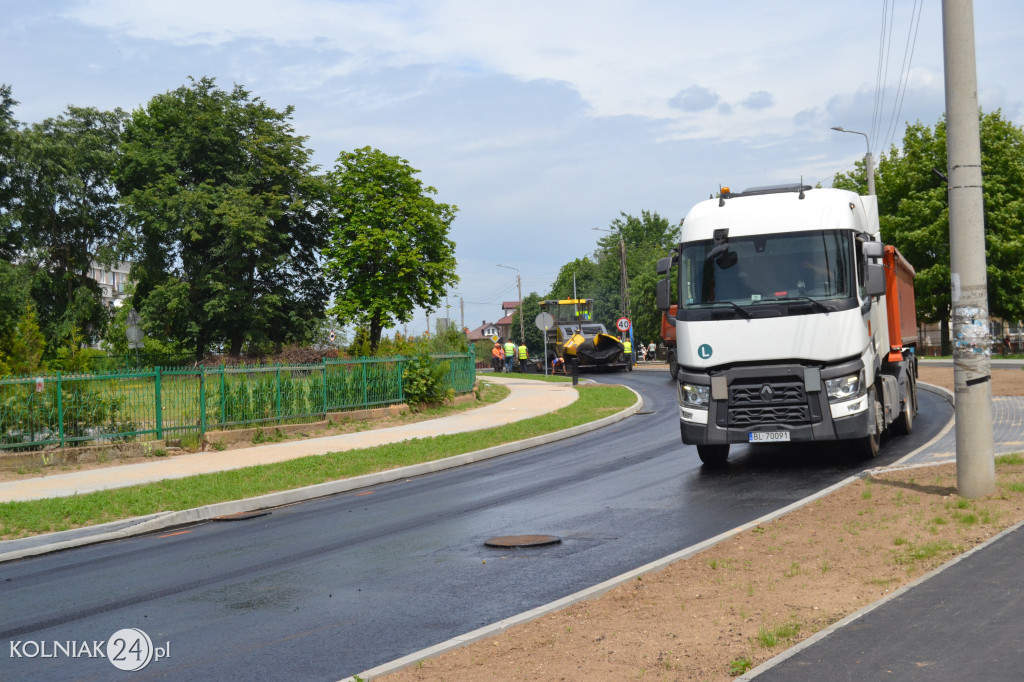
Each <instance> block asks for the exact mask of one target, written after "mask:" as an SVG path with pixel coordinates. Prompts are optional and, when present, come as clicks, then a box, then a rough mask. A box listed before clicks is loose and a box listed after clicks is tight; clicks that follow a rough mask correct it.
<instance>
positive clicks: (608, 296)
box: [551, 210, 679, 343]
mask: <svg viewBox="0 0 1024 682" xmlns="http://www.w3.org/2000/svg"><path fill="white" fill-rule="evenodd" d="M602 231H603V232H605V234H604V236H602V237H600V238H599V239H598V241H597V248H596V250H595V251H594V253H593V255H592V256H591V257H588V258H577V259H576V260H574V261H573V262H571V263H567V264H566V265H564V266H562V269H561V270H560V271H559V273H558V277H557V278H556V279H555V283H554V284H553V285H552V287H551V298H571V297H572V293H573V277H574V276H575V287H576V292H577V294H578V296H579V298H592V299H594V318H595V319H596V320H597V321H598V322H601V323H603V324H604V325H605V326H606V327H608V328H609V331H611V332H612V333H616V332H615V330H614V327H613V325H614V323H615V320H617V319H618V318H619V317H622V316H623V315H625V310H623V307H622V266H621V263H622V259H621V249H620V245H619V238H620V235H621V238H622V241H623V243H624V244H625V247H626V248H625V251H626V270H627V275H628V291H629V299H630V311H629V312H630V316H631V319H630V321H631V322H632V323H633V337H634V339H636V340H638V341H639V340H642V341H644V342H647V343H649V342H650V341H651V340H655V339H657V338H658V334H659V333H660V330H661V313H660V312H659V311H658V309H657V307H656V305H655V302H654V289H655V286H656V284H657V281H658V277H657V275H655V274H654V265H655V263H656V262H657V261H658V259H659V258H662V257H664V256H666V255H668V253H669V250H670V249H671V248H672V247H673V246H674V245H675V244H676V243H677V242H678V241H679V226H678V225H673V224H671V223H670V222H669V221H668V220H667V219H666V218H663V217H661V216H660V215H658V213H657V212H653V211H646V210H645V211H641V212H640V216H639V217H637V216H633V215H630V214H628V213H621V212H620V214H619V217H618V218H615V219H614V220H612V221H611V223H610V224H609V226H608V228H607V229H602Z"/></svg>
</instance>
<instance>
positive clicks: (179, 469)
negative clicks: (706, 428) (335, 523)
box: [0, 374, 579, 502]
mask: <svg viewBox="0 0 1024 682" xmlns="http://www.w3.org/2000/svg"><path fill="white" fill-rule="evenodd" d="M486 380H487V381H493V382H494V383H496V384H502V385H504V386H508V387H509V389H511V393H510V394H509V396H508V397H507V398H505V399H504V400H502V401H500V402H498V403H494V404H492V405H487V406H486V407H480V408H477V409H474V410H468V411H466V412H461V413H458V414H454V415H451V416H448V417H441V418H439V419H430V420H427V421H422V422H416V423H414V424H405V425H402V426H394V427H390V428H386V429H374V430H371V431H360V432H357V433H346V434H343V435H339V436H328V437H325V438H310V439H307V440H297V441H292V442H288V443H276V444H273V445H260V446H255V447H249V448H239V449H237V450H225V451H222V452H217V451H212V452H196V453H191V454H187V455H178V456H176V457H169V458H166V459H159V460H154V461H151V462H143V463H140V464H126V465H123V466H113V467H104V468H100V469H90V470H86V471H76V472H73V473H67V474H52V475H46V476H40V477H37V478H26V479H22V480H20V481H9V482H6V483H0V502H15V501H25V500H40V499H45V498H48V497H68V496H71V495H81V494H83V493H89V492H94V491H97V490H110V489H112V488H123V487H126V486H131V485H139V484H141V483H152V482H154V481H162V480H165V479H170V478H185V477H187V476H195V475H196V474H209V473H214V472H217V471H229V470H231V469H241V468H244V467H251V466H256V465H258V464H273V463H275V462H284V461H287V460H290V459H296V458H299V457H307V456H309V455H324V454H327V453H329V452H345V451H347V450H358V449H361V448H369V447H373V446H376V445H384V444H387V443H398V442H401V441H406V440H412V439H414V438H430V437H431V436H437V435H443V434H452V433H465V432H467V431H478V430H480V429H488V428H491V427H494V426H503V425H505V424H511V423H512V422H516V421H520V420H522V419H530V418H531V417H537V416H540V415H542V414H547V413H549V412H554V411H555V410H559V409H561V408H563V407H565V406H567V405H569V404H571V403H572V402H573V401H575V400H576V397H577V396H578V395H579V394H578V393H576V391H575V390H573V388H572V385H571V384H567V383H550V382H544V381H527V380H523V379H512V378H505V377H503V376H501V375H500V374H499V375H495V376H489V375H488V376H487V377H486Z"/></svg>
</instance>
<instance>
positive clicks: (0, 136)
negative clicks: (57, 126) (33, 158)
mask: <svg viewBox="0 0 1024 682" xmlns="http://www.w3.org/2000/svg"><path fill="white" fill-rule="evenodd" d="M17 104H18V103H17V102H16V101H15V100H14V98H13V97H11V86H9V85H6V84H2V83H0V259H2V260H6V261H10V260H14V258H15V255H16V254H17V250H18V243H19V242H20V240H19V239H16V238H15V236H14V234H13V232H12V229H11V228H12V226H13V223H12V216H11V213H10V209H11V207H12V205H13V203H14V196H15V186H14V170H15V167H16V162H15V157H14V149H15V147H14V144H15V140H16V139H17V136H18V122H17V121H15V120H14V107H15V106H16V105H17Z"/></svg>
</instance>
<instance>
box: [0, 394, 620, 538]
mask: <svg viewBox="0 0 1024 682" xmlns="http://www.w3.org/2000/svg"><path fill="white" fill-rule="evenodd" d="M577 390H579V393H580V397H579V399H578V400H576V401H575V402H574V403H572V404H571V405H569V406H567V407H564V408H562V409H561V410H558V411H557V412H553V413H551V414H548V415H544V416H541V417H535V418H533V419H526V420H523V421H521V422H517V423H514V424H508V425H506V426H501V427H497V428H493V429H485V430H481V431H473V432H470V433H460V434H452V435H445V436H437V437H434V438H425V439H416V440H413V441H407V442H404V443H395V444H390V445H381V446H378V447H374V448H367V449H363V450H349V451H347V452H338V453H331V454H328V455H323V456H312V457H302V458H299V459H294V460H291V461H288V462H280V463H277V464H270V465H263V466H254V467H248V468H245V469H237V470H234V471H223V472H219V473H216V474H205V475H201V476H191V477H189V478H182V479H174V480H167V481H161V482H159V483H151V484H147V485H139V486H131V487H128V488H119V489H117V490H106V491H101V492H95V493H88V494H84V495H76V496H74V497H63V498H53V499H47V500H33V501H30V502H6V503H3V504H0V538H2V539H11V538H16V537H24V536H27V535H33V534H37V533H49V532H54V531H59V530H66V529H68V528H77V527H80V526H89V525H95V524H99V523H106V522H108V521H115V520H117V519H124V518H131V517H133V516H142V515H145V514H152V513H154V512H160V511H178V510H182V509H191V508H193V507H200V506H203V505H207V504H214V503H216V502H225V501H229V500H238V499H244V498H247V497H255V496H257V495H263V494H265V493H270V492H275V491H279V490H289V489H292V488H299V487H304V486H309V485H315V484H317V483H324V482H327V481H334V480H338V479H342V478H351V477H353V476H359V475H362V474H368V473H373V472H376V471H384V470H386V469H393V468H396V467H401V466H407V465H410V464H417V463H420V462H427V461H432V460H436V459H443V458H445V457H450V456H452V455H458V454H462V453H464V452H472V451H474V450H482V449H484V448H489V447H492V446H495V445H500V444H502V443H509V442H512V441H517V440H522V439H524V438H531V437H533V436H539V435H542V434H545V433H551V432H553V431H559V430H561V429H567V428H570V427H573V426H578V425H580V424H585V423H587V422H592V421H595V420H597V419H600V418H602V417H605V416H608V415H610V414H614V413H616V412H619V411H620V410H622V409H625V408H626V407H628V406H630V405H632V404H633V403H634V401H635V400H636V397H635V396H634V394H633V393H632V392H631V391H630V390H628V389H626V388H624V387H621V386H579V387H578V389H577Z"/></svg>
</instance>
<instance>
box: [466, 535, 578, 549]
mask: <svg viewBox="0 0 1024 682" xmlns="http://www.w3.org/2000/svg"><path fill="white" fill-rule="evenodd" d="M561 541H562V538H559V537H555V536H554V535H503V536H501V537H498V538H491V539H490V540H485V541H484V545H485V546H487V547H498V548H501V549H516V548H518V547H546V546H548V545H557V544H558V543H560V542H561Z"/></svg>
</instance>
